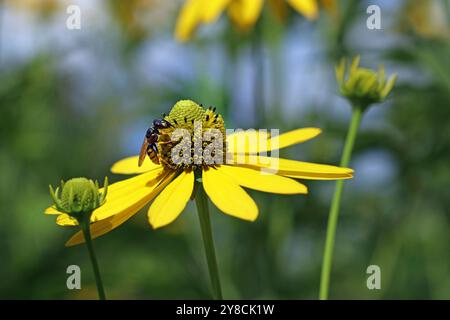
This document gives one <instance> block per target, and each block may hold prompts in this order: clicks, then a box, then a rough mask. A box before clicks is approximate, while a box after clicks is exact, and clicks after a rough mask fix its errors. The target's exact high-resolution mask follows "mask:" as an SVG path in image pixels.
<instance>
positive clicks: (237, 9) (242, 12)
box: [175, 0, 334, 41]
mask: <svg viewBox="0 0 450 320" xmlns="http://www.w3.org/2000/svg"><path fill="white" fill-rule="evenodd" d="M322 1H324V0H322ZM269 2H270V5H271V8H272V9H273V11H274V12H275V14H277V15H279V16H283V15H284V13H285V12H286V8H285V7H286V3H285V2H287V3H288V4H289V5H290V6H291V7H292V8H294V9H295V10H296V11H298V12H299V13H300V14H301V15H303V16H305V17H306V18H308V19H316V18H317V16H318V12H319V9H318V0H269ZM332 2H334V1H331V0H326V1H324V5H326V6H327V7H329V6H330V5H331V4H332ZM263 5H264V0H187V1H186V2H185V4H184V5H183V7H182V8H181V12H180V15H179V16H178V19H177V24H176V28H175V36H176V38H177V39H178V40H179V41H188V40H189V39H190V38H191V37H192V34H193V33H194V31H195V29H196V28H197V27H198V26H199V25H200V24H202V23H204V24H210V23H214V22H216V21H217V19H218V18H219V17H220V15H221V14H222V13H223V12H224V11H225V10H226V11H227V13H228V15H229V17H230V18H231V20H232V21H233V23H234V24H235V25H236V26H237V27H238V28H239V29H241V30H244V31H245V30H248V29H250V28H251V27H252V26H253V25H254V24H255V22H256V20H257V19H258V17H259V16H260V14H261V11H262V8H263Z"/></svg>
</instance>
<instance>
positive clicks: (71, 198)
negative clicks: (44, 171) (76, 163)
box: [50, 177, 108, 220]
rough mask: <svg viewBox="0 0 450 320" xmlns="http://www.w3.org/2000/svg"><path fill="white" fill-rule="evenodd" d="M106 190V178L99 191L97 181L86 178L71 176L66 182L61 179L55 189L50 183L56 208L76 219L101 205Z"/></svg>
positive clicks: (103, 201) (104, 198) (104, 199)
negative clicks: (101, 190)
mask: <svg viewBox="0 0 450 320" xmlns="http://www.w3.org/2000/svg"><path fill="white" fill-rule="evenodd" d="M107 192H108V178H107V177H106V178H105V182H104V189H103V192H100V191H99V186H98V182H97V181H95V182H94V181H92V180H88V179H86V178H73V179H70V180H69V181H67V182H64V181H61V186H60V187H57V188H56V190H54V189H53V187H52V186H51V185H50V195H51V196H52V198H53V201H54V203H55V206H56V209H57V210H58V211H61V212H64V213H67V214H68V215H70V216H71V217H74V218H76V219H77V220H80V219H82V218H83V217H84V216H85V215H89V216H90V214H91V213H92V211H94V210H95V209H97V208H98V207H100V206H101V205H103V204H104V203H105V201H106V194H107Z"/></svg>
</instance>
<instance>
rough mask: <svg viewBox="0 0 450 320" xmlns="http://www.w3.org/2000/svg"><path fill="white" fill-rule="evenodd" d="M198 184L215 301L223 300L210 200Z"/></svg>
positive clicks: (198, 201) (197, 197)
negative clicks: (210, 214) (209, 205)
mask: <svg viewBox="0 0 450 320" xmlns="http://www.w3.org/2000/svg"><path fill="white" fill-rule="evenodd" d="M196 184H197V190H196V193H195V203H196V205H197V211H198V217H199V220H200V228H201V230H202V239H203V244H204V247H205V255H206V261H207V264H208V270H209V277H210V279H211V286H212V289H213V297H214V299H215V300H222V299H223V297H222V287H221V285H220V276H219V268H218V265H217V259H216V251H215V247H214V239H213V235H212V229H211V219H210V217H209V208H208V198H207V196H206V193H205V190H204V189H203V184H202V183H200V182H196Z"/></svg>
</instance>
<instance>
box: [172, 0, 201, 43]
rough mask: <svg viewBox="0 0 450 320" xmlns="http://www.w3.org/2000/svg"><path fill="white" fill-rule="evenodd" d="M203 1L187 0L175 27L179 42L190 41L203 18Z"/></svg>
mask: <svg viewBox="0 0 450 320" xmlns="http://www.w3.org/2000/svg"><path fill="white" fill-rule="evenodd" d="M204 3H205V2H204V1H202V0H187V1H186V2H185V4H184V5H183V7H182V8H181V12H180V14H179V15H178V18H177V22H176V26H175V37H176V39H177V40H178V41H181V42H185V41H188V40H189V39H190V38H191V37H192V34H193V33H194V31H195V29H196V28H197V26H198V24H199V23H200V22H201V18H202V10H203V9H202V8H203V5H204Z"/></svg>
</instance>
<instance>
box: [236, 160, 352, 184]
mask: <svg viewBox="0 0 450 320" xmlns="http://www.w3.org/2000/svg"><path fill="white" fill-rule="evenodd" d="M236 160H239V162H237V161H236ZM240 160H242V159H239V158H238V159H236V158H235V159H234V161H230V162H229V163H228V164H231V163H233V164H234V165H237V166H241V167H249V168H260V169H264V171H265V172H271V173H276V174H278V175H282V176H287V177H292V178H297V179H310V180H340V179H350V178H352V177H353V170H352V169H349V168H341V167H336V166H330V165H325V164H317V163H310V162H301V161H296V160H289V159H282V158H271V157H263V156H255V155H246V156H245V159H244V161H242V162H241V161H240Z"/></svg>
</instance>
